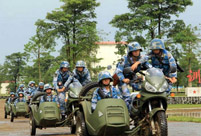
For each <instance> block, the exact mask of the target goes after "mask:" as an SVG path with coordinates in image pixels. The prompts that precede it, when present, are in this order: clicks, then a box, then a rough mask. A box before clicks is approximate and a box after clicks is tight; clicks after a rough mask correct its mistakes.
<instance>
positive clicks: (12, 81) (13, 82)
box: [0, 80, 15, 83]
mask: <svg viewBox="0 0 201 136" xmlns="http://www.w3.org/2000/svg"><path fill="white" fill-rule="evenodd" d="M0 83H15V81H8V80H6V81H1V82H0Z"/></svg>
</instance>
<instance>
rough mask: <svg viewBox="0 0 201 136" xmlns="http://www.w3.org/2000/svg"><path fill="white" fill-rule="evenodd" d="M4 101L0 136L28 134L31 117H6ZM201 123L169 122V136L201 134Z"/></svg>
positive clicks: (60, 132) (44, 133) (59, 135)
mask: <svg viewBox="0 0 201 136" xmlns="http://www.w3.org/2000/svg"><path fill="white" fill-rule="evenodd" d="M3 105H4V101H2V100H0V136H28V135H29V119H25V118H17V119H15V120H14V122H13V123H11V122H10V117H8V119H4V118H3V117H4V112H3V111H4V110H3ZM200 128H201V123H189V122H168V133H169V136H201V132H200ZM36 134H37V136H50V135H54V136H64V135H65V136H73V135H71V134H70V130H69V128H67V127H63V128H61V127H60V128H47V129H42V130H40V129H37V132H36Z"/></svg>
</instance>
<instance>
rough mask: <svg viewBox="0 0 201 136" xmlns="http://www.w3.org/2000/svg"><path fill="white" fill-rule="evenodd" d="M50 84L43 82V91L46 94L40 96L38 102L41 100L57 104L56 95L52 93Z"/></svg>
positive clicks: (41, 101)
mask: <svg viewBox="0 0 201 136" xmlns="http://www.w3.org/2000/svg"><path fill="white" fill-rule="evenodd" d="M52 90H53V88H52V86H51V85H50V84H45V85H44V91H45V92H46V95H44V96H42V97H41V99H40V103H43V102H56V103H57V105H58V106H59V102H58V98H57V96H56V95H53V94H52Z"/></svg>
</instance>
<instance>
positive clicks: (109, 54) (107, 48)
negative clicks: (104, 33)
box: [95, 41, 126, 75]
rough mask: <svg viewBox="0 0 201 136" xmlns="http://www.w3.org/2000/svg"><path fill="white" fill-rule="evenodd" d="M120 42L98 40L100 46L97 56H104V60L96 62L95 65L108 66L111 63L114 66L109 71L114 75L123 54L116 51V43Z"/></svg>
mask: <svg viewBox="0 0 201 136" xmlns="http://www.w3.org/2000/svg"><path fill="white" fill-rule="evenodd" d="M119 43H121V44H126V42H119ZM119 43H116V42H113V41H103V42H97V44H98V45H99V48H98V50H97V55H96V57H97V58H102V60H101V61H100V62H99V63H98V64H95V67H96V66H102V67H106V68H107V66H109V65H111V66H112V68H111V69H110V70H108V71H109V72H110V74H112V75H113V73H114V71H115V69H116V64H117V61H118V60H119V59H121V56H120V55H117V54H116V53H115V52H117V48H116V45H117V44H119ZM105 70H107V69H105Z"/></svg>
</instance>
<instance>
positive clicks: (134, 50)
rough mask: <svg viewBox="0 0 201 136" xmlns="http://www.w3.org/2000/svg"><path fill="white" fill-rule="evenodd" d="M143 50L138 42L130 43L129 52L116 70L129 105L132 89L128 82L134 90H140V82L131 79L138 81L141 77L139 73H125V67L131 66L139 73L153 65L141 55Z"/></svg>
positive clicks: (124, 97) (122, 91) (122, 92)
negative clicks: (130, 89)
mask: <svg viewBox="0 0 201 136" xmlns="http://www.w3.org/2000/svg"><path fill="white" fill-rule="evenodd" d="M141 51H142V48H141V46H140V44H139V43H138V42H132V43H130V44H128V53H127V55H126V56H124V57H123V58H122V60H121V62H119V63H118V64H117V68H116V71H115V73H116V75H117V76H118V79H119V83H118V88H119V90H120V92H121V94H122V96H123V99H124V100H125V102H126V104H127V105H129V103H130V91H129V89H128V87H127V84H130V85H131V86H132V88H133V90H140V89H141V84H140V83H138V82H132V83H130V81H131V80H133V81H137V80H138V79H140V78H139V77H137V75H124V73H123V70H124V68H126V67H131V69H132V71H134V72H135V73H137V72H139V71H140V70H141V69H142V68H143V69H147V68H149V67H152V66H151V65H150V64H149V63H148V59H145V57H143V56H141V54H140V52H141ZM128 108H129V107H128Z"/></svg>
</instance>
